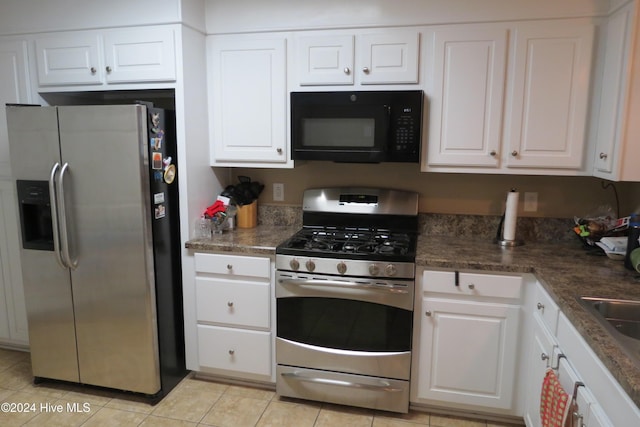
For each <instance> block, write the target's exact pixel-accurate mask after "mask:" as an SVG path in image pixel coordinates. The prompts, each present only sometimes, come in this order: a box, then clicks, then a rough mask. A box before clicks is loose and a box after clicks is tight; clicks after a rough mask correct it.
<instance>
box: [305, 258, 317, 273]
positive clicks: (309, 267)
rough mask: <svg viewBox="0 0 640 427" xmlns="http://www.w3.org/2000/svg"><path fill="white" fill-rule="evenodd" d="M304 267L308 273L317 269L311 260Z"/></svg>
mask: <svg viewBox="0 0 640 427" xmlns="http://www.w3.org/2000/svg"><path fill="white" fill-rule="evenodd" d="M304 265H305V266H306V267H307V271H313V270H315V269H316V263H315V262H313V261H311V260H308V261H307V262H306V263H305V264H304Z"/></svg>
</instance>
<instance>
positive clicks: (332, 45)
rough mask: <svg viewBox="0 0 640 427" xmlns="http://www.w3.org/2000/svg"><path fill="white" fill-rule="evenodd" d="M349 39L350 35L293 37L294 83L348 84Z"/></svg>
mask: <svg viewBox="0 0 640 427" xmlns="http://www.w3.org/2000/svg"><path fill="white" fill-rule="evenodd" d="M353 40H354V37H353V36H352V35H333V36H301V37H297V38H296V52H297V56H296V62H297V67H298V83H299V84H300V85H301V86H306V85H352V84H353V60H354V57H353V54H354V52H353Z"/></svg>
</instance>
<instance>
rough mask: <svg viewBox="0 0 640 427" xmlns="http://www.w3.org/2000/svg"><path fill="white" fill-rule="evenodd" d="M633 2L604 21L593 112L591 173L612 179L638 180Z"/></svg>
mask: <svg viewBox="0 0 640 427" xmlns="http://www.w3.org/2000/svg"><path fill="white" fill-rule="evenodd" d="M634 5H635V3H634V2H631V3H629V4H628V5H627V6H625V7H624V8H622V9H620V10H618V11H617V12H615V13H614V14H613V15H611V16H610V17H609V20H608V22H607V26H606V29H605V42H604V43H605V54H604V55H605V56H604V60H603V61H604V69H603V72H602V87H601V97H600V109H599V111H598V112H597V115H596V116H595V120H597V122H598V132H597V141H596V150H595V158H594V161H593V164H594V166H593V175H594V176H597V177H600V178H605V179H610V180H614V181H640V168H639V167H638V165H637V159H638V158H640V144H638V137H639V135H640V125H638V115H639V114H640V113H639V112H640V77H639V72H640V43H639V40H640V31H639V29H640V23H639V22H638V19H639V18H638V16H637V15H640V8H638V7H635V8H634ZM634 14H635V15H636V17H635V19H634ZM634 23H635V25H634Z"/></svg>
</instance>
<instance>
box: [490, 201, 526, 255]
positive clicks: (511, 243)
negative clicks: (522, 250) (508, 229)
mask: <svg viewBox="0 0 640 427" xmlns="http://www.w3.org/2000/svg"><path fill="white" fill-rule="evenodd" d="M516 191H517V190H516V189H515V188H512V189H511V192H516ZM506 214H507V212H506V209H505V212H504V213H503V214H502V217H501V218H500V223H499V224H498V230H497V231H496V238H495V240H494V242H496V243H498V245H500V246H501V247H503V248H512V247H515V246H522V245H524V241H523V240H521V239H515V238H514V239H513V240H509V239H505V238H504V228H503V226H504V218H505V215H506Z"/></svg>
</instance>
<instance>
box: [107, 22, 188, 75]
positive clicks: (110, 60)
mask: <svg viewBox="0 0 640 427" xmlns="http://www.w3.org/2000/svg"><path fill="white" fill-rule="evenodd" d="M104 51H105V62H106V64H105V72H106V80H107V82H109V83H125V82H136V81H147V82H154V81H173V80H175V79H176V54H175V42H174V35H173V29H160V30H156V29H154V30H134V31H110V32H107V33H106V34H105V35H104Z"/></svg>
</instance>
